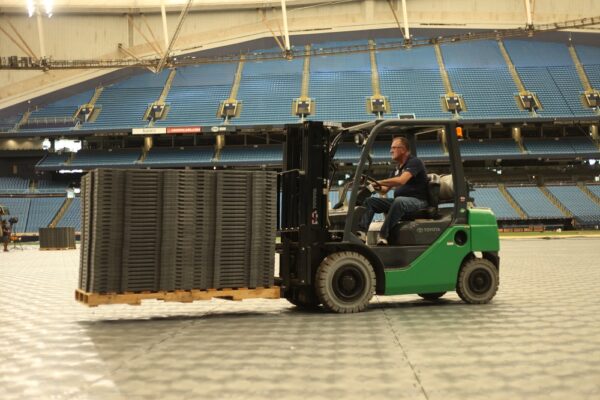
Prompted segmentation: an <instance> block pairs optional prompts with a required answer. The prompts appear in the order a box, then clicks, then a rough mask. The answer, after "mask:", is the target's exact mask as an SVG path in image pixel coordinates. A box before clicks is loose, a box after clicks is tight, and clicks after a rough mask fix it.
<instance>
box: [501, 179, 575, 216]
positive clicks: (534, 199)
mask: <svg viewBox="0 0 600 400" xmlns="http://www.w3.org/2000/svg"><path fill="white" fill-rule="evenodd" d="M506 190H507V191H508V193H509V194H510V195H511V196H512V197H513V199H514V200H515V201H516V202H517V204H518V205H519V206H520V207H521V209H522V210H523V211H524V212H525V214H527V216H528V217H529V218H534V219H547V218H550V219H551V218H565V215H564V214H563V213H562V211H560V210H559V209H558V208H557V207H556V206H555V205H554V204H553V203H552V202H551V201H550V200H548V198H547V197H546V196H545V195H544V194H543V193H542V191H541V190H540V189H539V188H537V187H535V186H529V187H527V186H526V187H506Z"/></svg>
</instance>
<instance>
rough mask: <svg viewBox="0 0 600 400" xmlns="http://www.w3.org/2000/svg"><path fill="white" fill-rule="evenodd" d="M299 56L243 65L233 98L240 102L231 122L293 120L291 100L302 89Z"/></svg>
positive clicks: (300, 59) (240, 123)
mask: <svg viewBox="0 0 600 400" xmlns="http://www.w3.org/2000/svg"><path fill="white" fill-rule="evenodd" d="M303 64H304V59H303V58H298V59H294V60H291V61H287V60H286V61H265V62H252V63H247V64H245V67H244V72H243V75H242V80H241V82H240V87H239V90H238V95H237V100H240V101H241V102H242V111H241V114H240V116H239V117H236V118H234V119H232V124H235V125H252V124H284V123H295V122H298V121H299V119H298V117H297V116H295V115H292V102H293V100H294V99H295V98H298V97H300V94H301V91H302V68H303Z"/></svg>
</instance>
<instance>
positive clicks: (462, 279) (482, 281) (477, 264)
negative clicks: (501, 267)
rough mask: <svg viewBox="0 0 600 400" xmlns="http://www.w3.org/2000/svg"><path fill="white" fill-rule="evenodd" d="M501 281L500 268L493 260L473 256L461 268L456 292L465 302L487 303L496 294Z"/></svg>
mask: <svg viewBox="0 0 600 400" xmlns="http://www.w3.org/2000/svg"><path fill="white" fill-rule="evenodd" d="M499 283H500V277H499V274H498V269H496V266H495V265H494V264H493V263H492V262H491V261H489V260H486V259H483V258H472V259H470V260H468V261H467V262H465V263H464V264H463V266H462V268H461V269H460V273H459V274H458V282H457V284H456V293H458V296H459V297H460V298H461V299H462V300H463V301H464V302H465V303H470V304H485V303H488V302H489V301H490V300H492V298H493V297H494V296H495V295H496V292H497V291H498V284H499Z"/></svg>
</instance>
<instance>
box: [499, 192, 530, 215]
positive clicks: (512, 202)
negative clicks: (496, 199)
mask: <svg viewBox="0 0 600 400" xmlns="http://www.w3.org/2000/svg"><path fill="white" fill-rule="evenodd" d="M498 190H500V193H502V196H504V198H505V199H506V201H508V204H510V205H511V206H512V208H514V209H515V211H516V212H517V214H519V217H521V219H527V214H526V213H525V211H523V209H522V208H521V206H519V204H517V202H516V201H515V199H514V198H513V197H512V196H511V194H510V193H508V191H507V190H506V187H505V186H504V184H502V183H499V184H498Z"/></svg>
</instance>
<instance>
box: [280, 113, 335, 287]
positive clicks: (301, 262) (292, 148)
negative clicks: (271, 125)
mask: <svg viewBox="0 0 600 400" xmlns="http://www.w3.org/2000/svg"><path fill="white" fill-rule="evenodd" d="M287 128H288V130H287V140H286V143H285V147H284V153H283V172H282V173H281V175H280V177H279V182H278V186H279V193H280V197H279V198H280V205H279V211H280V218H279V227H278V228H279V232H280V234H281V245H282V248H283V254H285V255H286V257H282V259H281V263H280V274H281V277H282V278H283V282H282V283H283V287H284V288H286V287H290V285H294V286H297V285H311V284H312V282H313V273H314V268H313V267H312V266H313V265H315V264H316V265H318V264H319V262H320V261H321V260H322V259H323V256H324V255H323V254H322V251H323V243H325V242H327V241H329V240H330V236H329V232H328V229H327V208H328V204H327V200H328V195H327V188H328V173H329V143H330V139H329V131H328V130H327V129H326V128H324V127H323V123H321V122H305V123H304V124H302V125H294V126H288V127H287Z"/></svg>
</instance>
